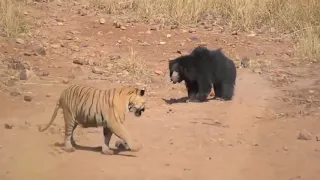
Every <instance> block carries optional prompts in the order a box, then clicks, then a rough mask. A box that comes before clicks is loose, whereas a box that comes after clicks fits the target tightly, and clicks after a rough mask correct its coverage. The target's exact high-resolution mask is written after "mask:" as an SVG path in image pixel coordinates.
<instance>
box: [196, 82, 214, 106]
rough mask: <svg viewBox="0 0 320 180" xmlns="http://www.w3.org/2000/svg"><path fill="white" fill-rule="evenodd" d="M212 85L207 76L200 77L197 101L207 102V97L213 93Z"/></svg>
mask: <svg viewBox="0 0 320 180" xmlns="http://www.w3.org/2000/svg"><path fill="white" fill-rule="evenodd" d="M211 88H212V85H211V81H210V79H209V78H207V77H206V76H199V77H198V89H199V92H198V94H197V96H196V97H197V99H198V100H199V101H200V102H204V101H206V100H207V97H208V95H209V93H210V91H211Z"/></svg>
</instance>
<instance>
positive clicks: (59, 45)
mask: <svg viewBox="0 0 320 180" xmlns="http://www.w3.org/2000/svg"><path fill="white" fill-rule="evenodd" d="M50 47H52V48H55V49H57V48H59V47H61V44H51V45H50Z"/></svg>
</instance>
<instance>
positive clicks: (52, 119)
mask: <svg viewBox="0 0 320 180" xmlns="http://www.w3.org/2000/svg"><path fill="white" fill-rule="evenodd" d="M59 108H60V104H59V102H58V103H57V105H56V108H55V109H54V112H53V114H52V117H51V120H50V122H49V123H48V124H47V126H46V127H45V128H43V129H41V127H39V129H38V130H39V131H40V132H43V131H45V130H47V129H48V128H49V127H50V125H51V124H52V123H53V121H54V119H55V118H56V117H57V114H58V110H59Z"/></svg>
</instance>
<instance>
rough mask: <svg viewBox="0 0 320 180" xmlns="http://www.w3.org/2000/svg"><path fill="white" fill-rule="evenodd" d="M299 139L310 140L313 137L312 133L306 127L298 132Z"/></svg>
mask: <svg viewBox="0 0 320 180" xmlns="http://www.w3.org/2000/svg"><path fill="white" fill-rule="evenodd" d="M297 139H299V140H306V141H308V140H311V139H312V134H311V133H310V132H309V131H307V130H305V129H304V130H302V131H299V132H298V135H297Z"/></svg>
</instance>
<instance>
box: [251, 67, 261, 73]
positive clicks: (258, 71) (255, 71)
mask: <svg viewBox="0 0 320 180" xmlns="http://www.w3.org/2000/svg"><path fill="white" fill-rule="evenodd" d="M252 72H254V73H259V74H262V70H261V68H259V67H258V68H254V69H253V70H252Z"/></svg>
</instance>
